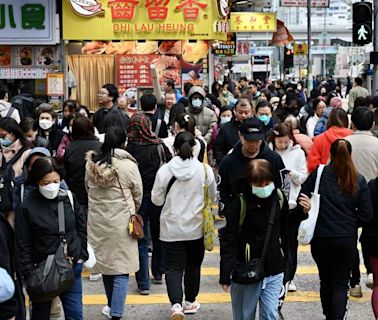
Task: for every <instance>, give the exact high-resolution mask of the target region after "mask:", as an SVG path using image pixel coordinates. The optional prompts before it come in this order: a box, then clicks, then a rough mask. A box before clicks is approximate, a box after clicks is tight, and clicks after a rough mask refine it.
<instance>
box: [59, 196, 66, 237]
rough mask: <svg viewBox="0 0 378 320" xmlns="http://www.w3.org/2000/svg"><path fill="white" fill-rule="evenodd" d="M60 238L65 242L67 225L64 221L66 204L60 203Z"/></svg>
mask: <svg viewBox="0 0 378 320" xmlns="http://www.w3.org/2000/svg"><path fill="white" fill-rule="evenodd" d="M58 221H59V237H60V240H61V241H63V240H64V239H65V236H66V223H65V219H64V202H63V201H58Z"/></svg>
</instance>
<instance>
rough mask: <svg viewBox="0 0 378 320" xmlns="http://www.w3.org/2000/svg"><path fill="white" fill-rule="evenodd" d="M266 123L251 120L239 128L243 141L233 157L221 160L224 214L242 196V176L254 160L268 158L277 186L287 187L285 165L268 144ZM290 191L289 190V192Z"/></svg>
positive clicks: (221, 196) (221, 189)
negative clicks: (285, 185) (238, 189)
mask: <svg viewBox="0 0 378 320" xmlns="http://www.w3.org/2000/svg"><path fill="white" fill-rule="evenodd" d="M263 130H264V129H263V123H262V122H261V121H260V120H258V119H256V118H248V119H246V120H244V121H243V123H242V124H241V125H240V126H239V136H240V141H239V142H237V143H236V144H235V146H234V148H233V150H232V152H230V153H229V154H227V155H226V156H225V157H224V158H223V159H222V161H221V163H220V166H219V175H220V177H221V183H220V185H219V192H220V198H221V202H222V204H223V205H224V209H223V210H222V213H223V215H225V216H227V215H228V212H229V210H230V206H231V203H232V198H233V197H234V196H236V195H237V194H238V191H237V188H236V185H237V181H238V179H240V177H243V176H245V174H246V170H247V165H248V163H249V162H250V161H251V160H253V159H265V160H267V161H268V162H269V163H270V164H271V165H272V167H273V173H274V182H275V184H276V185H277V186H279V187H281V186H282V185H283V177H282V173H281V171H282V170H284V169H285V165H284V163H283V161H282V159H281V157H280V156H279V155H278V154H277V153H276V152H274V151H272V150H270V149H269V146H268V144H267V143H266V142H265V134H264V131H263ZM287 191H288V190H287Z"/></svg>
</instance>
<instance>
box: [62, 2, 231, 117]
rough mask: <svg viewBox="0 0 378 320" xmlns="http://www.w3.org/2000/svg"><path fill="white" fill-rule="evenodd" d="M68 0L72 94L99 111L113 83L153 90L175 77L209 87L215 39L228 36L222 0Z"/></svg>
mask: <svg viewBox="0 0 378 320" xmlns="http://www.w3.org/2000/svg"><path fill="white" fill-rule="evenodd" d="M89 2H90V3H91V6H83V5H80V4H83V2H82V1H77V0H70V1H64V2H63V38H64V40H66V42H68V43H67V44H66V48H65V49H66V57H67V64H68V68H69V71H70V73H71V74H72V75H73V77H74V79H75V81H74V83H76V86H72V88H70V90H69V92H70V97H71V98H73V99H77V100H79V101H80V102H81V103H82V104H84V105H87V106H88V107H89V109H90V110H96V108H97V97H96V93H97V91H98V90H99V88H100V87H101V86H102V85H103V84H104V83H107V82H110V83H115V84H116V85H117V86H118V88H119V90H120V92H121V93H122V92H124V91H125V90H126V89H127V88H130V87H136V88H138V89H140V90H144V89H147V90H151V89H152V88H153V85H154V83H153V79H152V76H151V74H152V73H151V65H154V66H155V70H156V75H157V79H158V83H159V85H160V86H162V85H163V83H164V82H165V80H168V79H172V80H173V81H174V82H175V85H176V87H177V88H179V89H181V88H182V86H183V84H184V83H185V82H188V81H190V82H192V83H194V84H198V85H202V86H204V87H208V86H209V85H210V83H209V61H208V57H209V52H211V49H210V42H209V41H210V40H215V39H219V40H225V39H226V33H225V32H224V29H225V25H226V21H225V20H224V19H225V17H226V16H227V14H228V8H227V7H224V5H223V6H222V4H221V2H222V3H223V1H221V2H219V1H217V0H195V1H194V0H165V1H156V0H147V1H140V0H132V1H131V0H102V1H95V0H90V1H89ZM89 2H88V3H89Z"/></svg>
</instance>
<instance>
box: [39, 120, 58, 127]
mask: <svg viewBox="0 0 378 320" xmlns="http://www.w3.org/2000/svg"><path fill="white" fill-rule="evenodd" d="M53 124H54V122H52V121H51V120H47V119H41V120H39V126H40V127H41V129H43V130H49V129H50V128H51V127H52V126H53Z"/></svg>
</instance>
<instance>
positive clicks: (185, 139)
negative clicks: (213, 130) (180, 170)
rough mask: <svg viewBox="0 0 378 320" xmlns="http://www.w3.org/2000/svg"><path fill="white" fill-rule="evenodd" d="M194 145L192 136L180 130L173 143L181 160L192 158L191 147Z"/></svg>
mask: <svg viewBox="0 0 378 320" xmlns="http://www.w3.org/2000/svg"><path fill="white" fill-rule="evenodd" d="M194 145H195V140H194V136H193V135H192V134H191V133H189V132H181V133H179V134H178V135H177V136H176V139H175V143H174V144H173V146H174V148H175V149H176V151H177V153H178V155H179V156H180V158H181V159H182V160H186V159H191V158H193V150H192V148H193V147H194Z"/></svg>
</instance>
